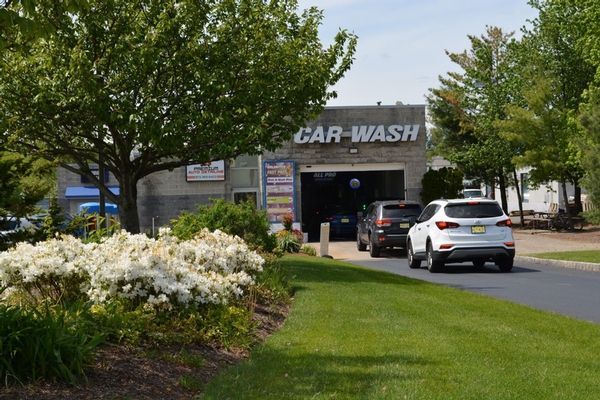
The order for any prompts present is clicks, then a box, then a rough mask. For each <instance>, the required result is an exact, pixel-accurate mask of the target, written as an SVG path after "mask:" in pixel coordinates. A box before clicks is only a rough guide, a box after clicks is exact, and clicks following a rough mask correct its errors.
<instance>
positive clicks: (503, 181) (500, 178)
mask: <svg viewBox="0 0 600 400" xmlns="http://www.w3.org/2000/svg"><path fill="white" fill-rule="evenodd" d="M498 185H499V186H500V199H501V201H502V209H503V210H504V212H505V213H506V214H508V200H507V198H506V179H505V178H504V171H500V176H498Z"/></svg>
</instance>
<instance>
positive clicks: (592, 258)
mask: <svg viewBox="0 0 600 400" xmlns="http://www.w3.org/2000/svg"><path fill="white" fill-rule="evenodd" d="M527 255H528V256H531V257H537V258H544V259H546V260H564V261H579V262H589V263H600V250H581V251H561V252H555V253H539V254H527Z"/></svg>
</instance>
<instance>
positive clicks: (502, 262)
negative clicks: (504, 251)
mask: <svg viewBox="0 0 600 400" xmlns="http://www.w3.org/2000/svg"><path fill="white" fill-rule="evenodd" d="M514 261H515V260H514V258H513V257H503V258H501V259H499V260H498V262H497V264H498V268H500V271H502V272H510V271H511V270H512V268H513V264H514Z"/></svg>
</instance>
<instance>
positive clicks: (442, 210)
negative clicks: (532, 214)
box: [406, 199, 515, 272]
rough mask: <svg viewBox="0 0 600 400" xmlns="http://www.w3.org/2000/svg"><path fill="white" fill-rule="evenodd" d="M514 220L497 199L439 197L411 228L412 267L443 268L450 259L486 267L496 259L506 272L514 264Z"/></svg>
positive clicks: (434, 270)
mask: <svg viewBox="0 0 600 400" xmlns="http://www.w3.org/2000/svg"><path fill="white" fill-rule="evenodd" d="M511 227H512V223H511V221H510V219H509V218H508V216H506V214H505V213H504V211H502V209H501V208H500V206H499V205H498V203H497V202H495V201H493V200H485V199H477V200H476V199H458V200H435V201H432V202H431V203H429V204H428V205H427V207H425V209H424V210H423V212H422V213H421V215H420V216H419V218H418V219H417V221H416V223H415V225H413V226H412V227H411V228H410V230H409V231H408V237H407V238H406V249H407V254H408V265H409V266H410V268H419V267H420V266H421V260H426V262H427V269H428V270H429V271H431V272H438V271H440V270H441V269H442V268H443V267H444V264H445V263H446V262H448V263H450V262H465V261H471V262H472V263H473V265H475V266H476V267H483V265H484V264H485V262H486V261H488V260H493V261H494V262H495V263H496V265H498V267H499V268H500V270H501V271H503V272H508V271H510V270H511V269H512V267H513V259H514V257H515V241H514V239H513V235H512V229H511Z"/></svg>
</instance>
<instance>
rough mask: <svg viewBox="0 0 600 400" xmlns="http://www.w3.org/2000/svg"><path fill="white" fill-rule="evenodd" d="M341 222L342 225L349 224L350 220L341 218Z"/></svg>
mask: <svg viewBox="0 0 600 400" xmlns="http://www.w3.org/2000/svg"><path fill="white" fill-rule="evenodd" d="M341 221H342V224H347V223H349V222H350V218H342V219H341Z"/></svg>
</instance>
